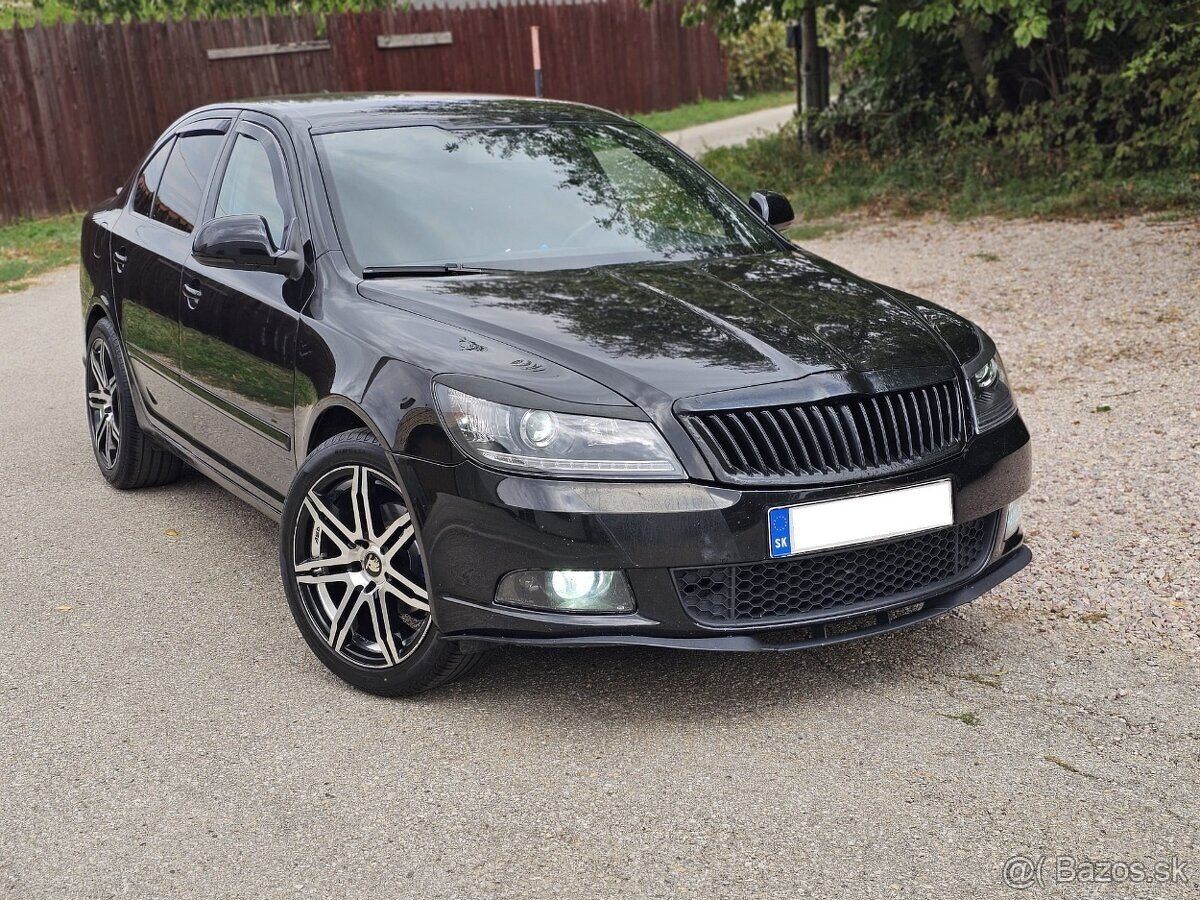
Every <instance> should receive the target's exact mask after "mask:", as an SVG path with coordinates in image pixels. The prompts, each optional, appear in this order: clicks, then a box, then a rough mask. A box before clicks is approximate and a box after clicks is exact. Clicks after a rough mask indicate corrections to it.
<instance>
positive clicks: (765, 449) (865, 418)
mask: <svg viewBox="0 0 1200 900" xmlns="http://www.w3.org/2000/svg"><path fill="white" fill-rule="evenodd" d="M682 418H683V422H684V424H685V425H686V426H687V427H688V429H689V430H690V431H691V432H692V434H693V436H695V437H696V438H697V440H699V442H700V445H701V446H702V447H703V448H704V449H705V450H706V451H707V452H708V455H709V460H710V462H712V463H714V464H715V465H716V467H717V469H718V471H721V472H722V473H723V474H724V475H725V476H727V477H731V478H732V479H733V480H735V481H759V480H769V479H783V478H791V477H802V478H810V479H811V478H815V479H821V480H829V479H835V478H838V477H841V476H859V475H862V474H864V473H871V474H878V473H883V472H889V471H896V470H899V469H905V468H911V467H913V466H914V465H919V464H923V463H927V462H931V461H933V460H935V459H939V458H941V457H944V456H947V455H949V454H950V453H952V452H954V450H956V449H957V448H958V447H959V445H960V444H961V443H962V440H963V433H964V429H965V422H964V418H963V406H962V401H961V399H960V396H959V391H958V385H957V384H956V383H955V382H953V381H948V382H945V383H944V384H935V385H930V386H929V387H923V388H914V389H912V390H905V391H893V392H891V393H886V394H875V395H872V396H868V397H851V398H847V397H842V398H835V399H831V400H822V401H818V402H815V403H805V404H796V405H791V406H770V407H760V408H757V409H739V410H720V411H717V412H700V413H686V414H684V415H683V416H682Z"/></svg>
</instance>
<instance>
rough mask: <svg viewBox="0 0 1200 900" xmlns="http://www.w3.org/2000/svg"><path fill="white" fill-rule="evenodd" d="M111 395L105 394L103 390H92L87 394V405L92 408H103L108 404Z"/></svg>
mask: <svg viewBox="0 0 1200 900" xmlns="http://www.w3.org/2000/svg"><path fill="white" fill-rule="evenodd" d="M111 396H112V395H111V394H107V393H105V392H104V391H92V392H91V393H90V394H88V406H90V407H91V408H92V409H104V407H105V406H107V405H108V401H109V398H110V397H111Z"/></svg>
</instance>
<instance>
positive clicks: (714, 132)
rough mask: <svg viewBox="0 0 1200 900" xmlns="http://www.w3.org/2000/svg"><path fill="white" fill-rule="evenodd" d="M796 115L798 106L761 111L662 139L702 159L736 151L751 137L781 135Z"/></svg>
mask: <svg viewBox="0 0 1200 900" xmlns="http://www.w3.org/2000/svg"><path fill="white" fill-rule="evenodd" d="M795 115H796V105H795V104H794V103H793V104H791V105H789V106H775V107H772V108H771V109H760V110H757V111H755V112H752V113H746V114H745V115H742V116H734V117H732V118H730V119H719V120H718V121H716V122H705V123H704V124H703V125H693V126H692V127H690V128H682V129H680V130H679V131H672V132H668V133H664V134H663V137H665V138H666V139H667V140H669V141H671V142H673V143H675V144H678V145H679V148H680V149H681V150H683V152H684V153H688V154H690V155H691V156H699V155H700V154H702V153H703V152H704V151H705V150H711V149H713V148H714V147H734V146H737V145H739V144H744V143H746V141H748V140H750V138H752V137H760V136H761V135H764V134H770V133H771V132H774V131H778V130H779V129H780V128H782V127H783V126H784V125H786V124H787V123H788V122H790V121H791V120H792V118H793V117H795Z"/></svg>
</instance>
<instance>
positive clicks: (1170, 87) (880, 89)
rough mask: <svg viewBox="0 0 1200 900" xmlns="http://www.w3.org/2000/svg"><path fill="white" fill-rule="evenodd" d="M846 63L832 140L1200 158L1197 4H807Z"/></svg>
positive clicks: (739, 14)
mask: <svg viewBox="0 0 1200 900" xmlns="http://www.w3.org/2000/svg"><path fill="white" fill-rule="evenodd" d="M808 5H809V0H693V3H692V5H691V6H690V7H689V8H688V11H687V17H688V19H689V20H691V21H700V20H704V21H708V22H711V23H713V24H715V25H716V27H717V28H718V29H719V30H721V31H722V32H725V33H730V32H733V33H736V32H738V31H741V30H743V29H745V28H747V27H749V26H750V25H751V24H752V23H753V22H755V21H756V20H757V19H758V17H759V16H760V15H762V14H763V13H764V12H765V13H768V14H769V15H772V16H774V17H776V18H778V19H781V20H788V19H793V18H796V17H798V16H799V15H800V14H801V11H802V10H803V9H805V8H806V7H807V6H808ZM812 5H814V6H816V7H817V10H818V14H819V21H820V22H821V33H822V39H823V40H824V41H825V42H826V43H827V44H830V45H832V46H833V47H834V48H835V49H836V50H837V51H838V56H839V58H841V59H842V60H843V65H842V70H841V72H840V73H839V82H840V87H841V90H840V97H839V101H840V102H839V104H838V108H836V109H835V110H833V111H831V112H830V113H829V114H827V115H823V116H822V119H823V123H822V125H821V127H823V128H824V129H825V130H826V132H828V134H829V135H830V136H832V137H833V138H834V139H835V140H836V139H837V138H841V139H842V140H847V139H858V140H861V141H864V142H867V143H868V144H870V145H871V146H872V148H873V149H876V150H879V149H882V148H885V147H897V146H902V145H903V144H905V143H911V142H928V141H929V140H930V139H931V138H937V139H939V140H967V139H975V140H978V139H980V138H987V139H997V140H1001V141H1003V142H1005V144H1006V145H1007V146H1008V147H1009V148H1010V149H1011V150H1012V151H1013V152H1014V153H1019V154H1025V155H1026V156H1028V157H1030V158H1031V159H1032V158H1034V157H1035V156H1037V155H1038V154H1043V155H1045V154H1063V153H1067V154H1070V155H1072V156H1074V157H1076V158H1078V157H1088V158H1091V159H1092V160H1093V161H1097V162H1099V161H1103V162H1106V163H1114V164H1118V165H1132V166H1137V167H1148V166H1155V165H1159V164H1162V163H1164V162H1168V161H1174V162H1185V163H1190V162H1195V161H1197V160H1198V159H1200V154H1198V146H1197V142H1198V141H1200V3H1197V2H1195V0H815V2H813V3H812Z"/></svg>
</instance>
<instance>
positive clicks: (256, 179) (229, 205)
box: [215, 134, 291, 247]
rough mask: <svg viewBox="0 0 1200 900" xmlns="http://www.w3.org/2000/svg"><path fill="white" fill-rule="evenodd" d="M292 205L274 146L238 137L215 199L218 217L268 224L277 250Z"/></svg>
mask: <svg viewBox="0 0 1200 900" xmlns="http://www.w3.org/2000/svg"><path fill="white" fill-rule="evenodd" d="M290 209H291V204H290V203H289V202H288V194H287V181H286V179H285V178H284V174H283V159H282V157H281V155H280V153H279V150H278V148H277V147H275V146H274V144H273V143H265V142H264V141H259V140H256V139H255V138H252V137H250V136H249V135H248V134H239V135H238V136H237V143H235V144H234V145H233V152H232V153H230V155H229V165H228V167H227V168H226V169H225V178H224V179H223V180H222V182H221V192H220V193H219V194H218V195H217V210H216V213H215V215H218V216H239V215H255V216H262V217H263V218H264V219H266V220H267V230H268V231H269V232H270V233H271V240H272V241H274V242H275V246H276V247H278V246H279V245H280V242H281V241H282V240H283V229H284V226H286V225H287V222H288V219H289V218H290V216H289V211H290Z"/></svg>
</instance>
